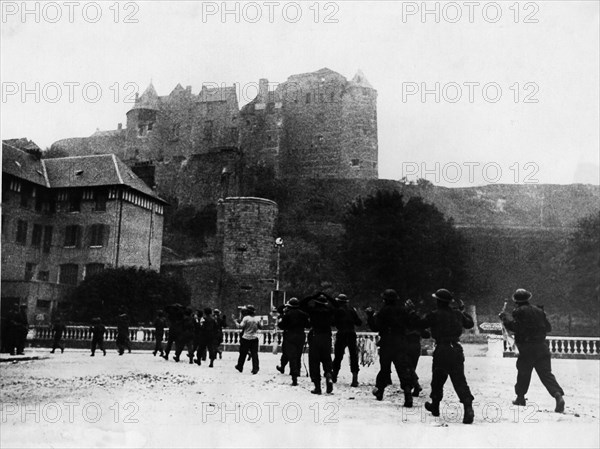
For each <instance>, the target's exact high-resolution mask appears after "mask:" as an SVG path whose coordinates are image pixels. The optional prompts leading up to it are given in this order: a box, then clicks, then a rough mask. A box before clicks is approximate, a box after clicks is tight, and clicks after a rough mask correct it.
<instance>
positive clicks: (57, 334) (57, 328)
mask: <svg viewBox="0 0 600 449" xmlns="http://www.w3.org/2000/svg"><path fill="white" fill-rule="evenodd" d="M66 329H67V328H66V326H65V325H64V324H63V323H62V321H61V319H60V318H57V319H56V321H55V322H54V324H53V325H52V334H53V335H52V337H53V338H52V351H50V352H51V353H52V354H54V351H56V349H57V348H60V353H61V354H62V353H63V352H65V344H64V343H63V339H62V337H63V333H64V332H65V330H66Z"/></svg>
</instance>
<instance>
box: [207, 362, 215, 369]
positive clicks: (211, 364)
mask: <svg viewBox="0 0 600 449" xmlns="http://www.w3.org/2000/svg"><path fill="white" fill-rule="evenodd" d="M213 363H214V360H211V361H210V364H209V365H208V367H209V368H212V367H214V365H213Z"/></svg>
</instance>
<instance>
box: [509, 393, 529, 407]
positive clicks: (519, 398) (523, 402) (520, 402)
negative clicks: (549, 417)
mask: <svg viewBox="0 0 600 449" xmlns="http://www.w3.org/2000/svg"><path fill="white" fill-rule="evenodd" d="M512 403H513V405H521V406H523V407H525V406H526V405H527V401H526V400H525V396H517V399H515V400H514V401H512Z"/></svg>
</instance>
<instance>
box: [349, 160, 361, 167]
mask: <svg viewBox="0 0 600 449" xmlns="http://www.w3.org/2000/svg"><path fill="white" fill-rule="evenodd" d="M350 165H352V166H353V167H360V159H351V160H350Z"/></svg>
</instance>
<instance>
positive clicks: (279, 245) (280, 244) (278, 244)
mask: <svg viewBox="0 0 600 449" xmlns="http://www.w3.org/2000/svg"><path fill="white" fill-rule="evenodd" d="M275 248H277V274H276V276H275V290H276V291H277V292H279V273H280V270H279V264H280V262H281V248H283V239H282V238H281V237H277V238H276V239H275Z"/></svg>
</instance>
